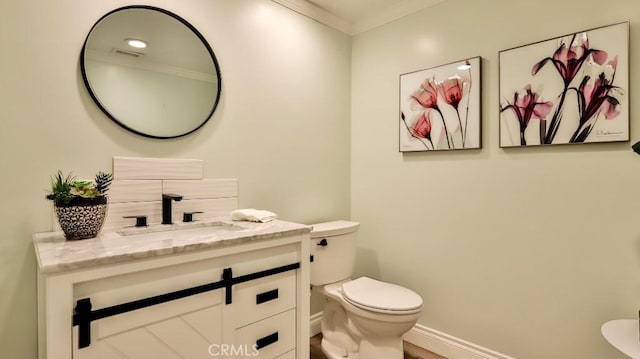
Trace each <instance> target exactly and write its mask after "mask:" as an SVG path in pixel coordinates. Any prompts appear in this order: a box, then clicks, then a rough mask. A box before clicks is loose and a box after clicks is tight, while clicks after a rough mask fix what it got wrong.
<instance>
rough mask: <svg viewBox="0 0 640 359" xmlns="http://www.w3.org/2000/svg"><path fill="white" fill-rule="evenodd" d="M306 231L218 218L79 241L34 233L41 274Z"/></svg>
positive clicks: (295, 226)
mask: <svg viewBox="0 0 640 359" xmlns="http://www.w3.org/2000/svg"><path fill="white" fill-rule="evenodd" d="M167 228H174V229H176V230H166V229H167ZM310 230H311V227H309V226H306V225H302V224H298V223H293V222H286V221H280V220H275V221H271V222H267V223H254V222H239V221H231V219H230V218H229V217H221V218H217V219H215V220H207V221H203V222H193V223H192V224H188V225H187V224H182V223H177V224H174V225H172V227H167V226H163V225H160V224H158V225H151V226H149V227H148V228H135V229H134V228H131V229H128V230H124V231H120V232H106V233H101V234H99V235H98V236H97V237H96V238H90V239H83V240H78V241H67V240H66V239H65V238H64V234H63V233H62V232H46V233H37V234H35V235H34V237H33V241H34V247H35V251H36V257H37V259H38V267H39V270H40V272H41V273H57V272H63V271H68V270H74V269H82V268H91V267H95V266H99V265H105V264H114V263H123V262H128V261H133V260H139V259H142V258H153V257H157V256H163V255H170V254H176V253H185V252H190V251H197V250H206V249H214V248H220V247H225V246H229V245H235V244H241V243H246V242H251V241H261V240H269V239H275V238H280V237H283V236H285V235H297V234H304V233H309V232H310ZM187 234H188V235H187Z"/></svg>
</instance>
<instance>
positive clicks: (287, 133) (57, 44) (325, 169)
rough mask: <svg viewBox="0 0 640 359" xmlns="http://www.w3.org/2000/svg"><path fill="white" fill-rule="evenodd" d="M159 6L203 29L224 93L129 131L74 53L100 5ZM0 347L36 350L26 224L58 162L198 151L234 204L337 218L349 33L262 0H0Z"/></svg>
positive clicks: (24, 354) (35, 228)
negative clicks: (233, 183)
mask: <svg viewBox="0 0 640 359" xmlns="http://www.w3.org/2000/svg"><path fill="white" fill-rule="evenodd" d="M130 4H148V5H154V6H159V7H163V8H166V9H168V10H170V11H173V12H175V13H177V14H179V15H180V16H182V17H183V18H185V19H186V20H188V21H189V22H191V23H192V24H193V25H194V26H195V27H196V28H198V29H199V30H200V32H201V33H202V34H203V35H204V37H205V38H207V39H208V40H209V42H210V44H211V46H212V47H213V49H214V51H215V52H216V55H217V57H218V60H219V62H220V66H221V71H222V75H223V92H224V93H223V95H222V99H221V102H220V106H219V107H218V110H217V112H216V113H215V115H214V116H213V118H212V120H211V121H210V122H209V123H208V124H207V125H205V126H204V127H203V128H202V129H201V130H200V131H198V132H197V133H194V134H193V135H190V136H188V137H185V138H180V139H175V140H168V141H167V140H165V141H158V140H153V139H146V138H143V137H140V136H136V135H134V134H131V133H128V132H126V131H125V130H123V129H122V128H120V127H119V126H117V125H116V124H114V123H113V122H112V121H110V120H109V119H108V118H107V117H106V116H104V115H103V114H102V113H101V112H100V111H99V110H98V108H97V107H96V106H95V105H94V104H93V103H92V102H91V99H90V97H89V96H88V95H87V93H86V90H85V89H84V86H83V84H82V79H81V76H80V71H79V65H78V57H79V53H80V49H81V46H82V43H83V41H84V38H85V36H86V33H87V32H88V31H89V29H90V28H91V26H92V25H93V23H94V22H95V21H96V20H98V19H99V18H100V16H102V15H103V14H104V13H106V12H107V11H109V10H112V9H114V8H117V7H120V6H124V5H130ZM0 14H2V15H0V17H1V18H2V20H1V21H0V48H2V49H3V50H2V55H1V56H0V64H1V66H0V79H1V80H0V152H1V155H0V168H1V169H2V176H1V179H0V184H1V185H0V198H1V200H0V218H1V219H0V224H1V225H0V303H1V304H0V353H1V354H0V357H2V358H20V359H28V358H36V352H37V347H36V326H37V324H36V262H35V257H34V253H33V249H32V245H31V235H32V233H34V232H42V231H47V230H50V229H51V226H52V217H51V203H50V202H48V201H46V200H45V199H44V196H45V194H46V191H47V188H48V186H49V176H50V175H52V174H54V173H55V171H56V170H57V169H61V170H63V171H65V172H66V171H73V172H74V173H75V174H76V175H78V176H79V177H92V176H93V174H94V173H95V172H96V171H98V170H109V169H110V166H111V158H112V156H114V155H117V156H144V157H176V158H200V159H203V160H204V164H205V177H207V178H224V177H236V178H238V179H239V183H240V205H241V206H242V207H249V206H251V207H257V208H267V209H270V210H273V211H275V212H277V213H279V214H280V215H281V217H282V218H284V219H288V220H293V221H300V222H303V223H313V222H316V221H324V220H330V219H335V218H347V217H348V216H349V207H350V205H349V176H350V171H349V168H350V158H349V150H350V149H349V142H350V139H349V138H350V127H349V115H350V114H349V111H350V110H349V104H350V56H351V50H350V44H351V42H350V41H351V40H350V38H349V37H348V36H346V35H343V34H341V33H339V32H337V31H335V30H331V29H329V28H327V27H325V26H323V25H321V24H319V23H317V22H315V21H312V20H309V19H307V18H304V17H301V16H298V15H297V14H295V13H293V12H291V11H289V10H288V9H286V8H284V7H281V6H279V5H277V4H275V3H273V2H271V1H269V0H183V1H169V0H165V1H162V0H146V1H136V2H133V3H132V2H130V1H123V0H109V1H81V0H60V1H43V0H40V1H35V0H30V1H2V2H0Z"/></svg>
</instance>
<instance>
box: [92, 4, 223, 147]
mask: <svg viewBox="0 0 640 359" xmlns="http://www.w3.org/2000/svg"><path fill="white" fill-rule="evenodd" d="M127 9H146V10H153V11H158V12H161V13H163V14H165V15H169V16H171V17H173V18H174V19H176V20H178V21H180V22H181V23H182V24H183V25H184V26H186V27H187V28H188V29H189V30H191V31H192V32H193V33H194V34H195V35H196V36H197V37H198V39H200V41H201V42H202V44H203V45H204V47H205V48H206V49H207V52H208V53H209V56H211V60H212V61H213V65H214V67H215V70H216V76H217V77H218V88H217V96H216V100H215V102H214V103H213V106H212V107H211V111H210V112H209V114H208V115H207V116H206V118H205V119H204V120H203V121H202V123H201V124H200V125H198V126H196V127H195V128H194V129H192V130H190V131H187V132H185V133H182V134H178V135H175V136H155V135H150V134H147V133H143V132H140V131H138V130H135V129H133V128H131V127H129V126H127V125H125V124H124V123H122V122H121V121H120V120H118V119H117V118H115V116H113V115H112V114H111V113H110V112H109V111H108V110H107V109H106V108H105V107H104V106H103V105H102V103H100V101H99V100H98V97H97V96H96V94H95V93H94V92H93V90H92V89H91V85H90V84H89V79H88V78H87V72H86V68H85V63H84V58H85V51H86V47H87V41H89V37H90V36H91V33H92V32H93V29H94V28H95V27H96V26H98V24H99V23H100V22H101V21H102V20H103V19H104V18H106V17H107V16H109V15H111V14H113V13H116V12H118V11H123V10H127ZM80 71H81V73H82V81H83V82H84V85H85V88H86V89H87V91H88V92H89V95H90V96H91V98H92V99H93V102H95V104H96V105H98V107H99V108H100V110H101V111H102V112H103V113H104V114H105V115H107V117H109V118H110V119H111V120H112V121H114V122H115V123H117V124H118V125H120V126H121V127H123V128H124V129H126V130H128V131H131V132H133V133H135V134H138V135H140V136H144V137H148V138H155V139H172V138H178V137H183V136H187V135H189V134H191V133H193V132H195V131H197V130H199V129H200V128H201V127H202V126H204V125H205V124H206V123H207V122H209V120H210V119H211V117H212V116H213V113H214V112H215V110H216V108H217V107H218V103H219V102H220V97H221V96H222V75H221V74H220V65H219V64H218V59H217V58H216V55H215V54H214V53H213V49H212V48H211V46H210V45H209V42H207V40H206V39H205V38H204V36H202V34H201V33H200V32H199V31H198V30H197V29H196V28H195V27H194V26H193V25H191V24H190V23H189V22H188V21H186V20H185V19H183V18H182V17H180V16H179V15H177V14H175V13H172V12H171V11H168V10H165V9H162V8H159V7H155V6H149V5H129V6H123V7H120V8H117V9H114V10H111V11H109V12H108V13H106V14H104V15H103V16H102V17H100V19H98V21H96V22H95V24H93V26H92V27H91V29H90V30H89V33H88V34H87V36H86V38H85V40H84V43H83V44H82V50H81V51H80Z"/></svg>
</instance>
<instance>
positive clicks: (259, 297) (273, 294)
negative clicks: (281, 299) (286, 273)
mask: <svg viewBox="0 0 640 359" xmlns="http://www.w3.org/2000/svg"><path fill="white" fill-rule="evenodd" d="M274 299H278V288H276V289H274V290H270V291H268V292H264V293H260V294H256V304H262V303H264V302H268V301H270V300H274Z"/></svg>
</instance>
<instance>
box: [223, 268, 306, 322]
mask: <svg viewBox="0 0 640 359" xmlns="http://www.w3.org/2000/svg"><path fill="white" fill-rule="evenodd" d="M233 290H234V295H233V308H234V320H235V327H236V328H239V327H243V326H245V325H247V324H251V323H253V322H257V321H259V320H261V319H264V318H267V317H270V316H272V315H275V314H278V313H282V312H284V311H286V310H289V309H291V308H294V307H295V306H296V271H288V272H284V273H280V274H276V275H273V276H269V277H265V278H260V279H256V280H252V281H249V282H244V283H240V284H238V285H236V286H234V288H233Z"/></svg>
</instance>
